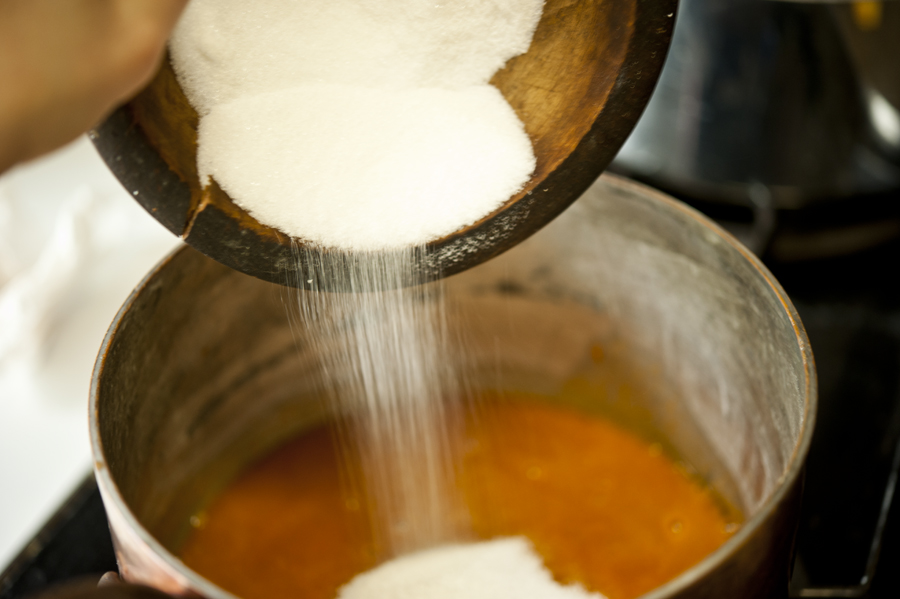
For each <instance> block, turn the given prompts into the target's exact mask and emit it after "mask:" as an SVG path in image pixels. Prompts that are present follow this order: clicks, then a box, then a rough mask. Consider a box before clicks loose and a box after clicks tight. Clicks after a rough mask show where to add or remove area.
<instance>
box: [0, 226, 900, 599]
mask: <svg viewBox="0 0 900 599" xmlns="http://www.w3.org/2000/svg"><path fill="white" fill-rule="evenodd" d="M769 266H770V268H771V269H772V271H773V273H774V274H775V276H776V277H777V278H778V279H779V281H781V283H782V285H783V286H784V288H785V290H786V291H787V292H788V294H789V295H790V297H791V299H792V300H793V301H794V303H795V305H796V306H797V310H798V312H799V313H800V316H801V318H802V320H803V323H804V324H805V326H806V329H807V332H808V334H809V338H810V342H811V344H812V347H813V352H814V354H815V359H816V366H817V369H818V375H819V402H820V403H819V413H818V423H817V427H816V432H815V436H814V438H813V442H812V448H811V450H810V455H809V461H808V465H807V476H806V489H805V494H804V504H803V510H802V514H801V522H800V526H799V532H798V536H797V543H796V547H797V559H796V562H795V568H794V580H793V585H792V594H793V595H795V596H810V597H868V598H870V599H883V598H892V599H893V598H897V597H900V507H898V506H897V505H893V509H890V508H891V507H892V506H891V504H897V503H898V502H900V500H898V499H897V497H896V496H894V495H892V491H893V484H894V482H895V478H896V473H897V466H898V462H900V453H898V449H897V448H898V439H900V285H898V284H896V281H895V278H896V274H895V273H896V272H897V270H900V241H894V242H891V243H888V244H884V245H881V246H879V247H877V248H875V249H870V250H868V251H865V252H861V253H857V254H854V255H851V256H843V257H837V258H829V259H818V260H815V261H806V262H797V263H777V262H772V263H770V264H769ZM115 566H116V564H115V557H114V554H113V550H112V544H111V542H110V538H109V531H108V529H107V525H106V519H105V513H104V511H103V505H102V503H101V501H100V496H99V493H98V491H97V489H96V485H95V484H94V482H93V479H92V478H91V479H88V480H86V481H85V483H84V484H83V485H82V486H81V487H80V488H79V489H78V490H77V491H76V492H75V493H74V494H73V496H72V498H71V499H70V500H69V501H68V502H67V503H66V504H65V505H64V506H63V507H62V508H61V510H60V512H59V513H58V514H57V515H56V516H54V518H53V519H51V521H50V522H48V524H47V526H46V527H45V528H44V529H43V530H42V531H41V532H40V533H39V534H38V535H37V537H35V539H34V540H33V541H32V542H31V543H30V544H29V545H28V547H26V549H25V550H24V551H23V553H22V554H21V555H20V556H19V557H18V558H17V559H16V560H14V561H13V563H12V564H10V565H9V566H8V567H7V569H6V570H5V571H4V572H3V573H2V574H0V599H13V598H19V597H25V596H27V595H30V594H32V593H35V592H37V591H39V590H41V589H43V588H45V587H46V586H48V585H50V584H53V583H56V582H60V581H65V580H69V579H71V578H74V577H79V576H86V575H90V576H94V577H96V578H99V576H100V575H101V574H102V573H103V572H105V571H108V570H112V569H114V568H115Z"/></svg>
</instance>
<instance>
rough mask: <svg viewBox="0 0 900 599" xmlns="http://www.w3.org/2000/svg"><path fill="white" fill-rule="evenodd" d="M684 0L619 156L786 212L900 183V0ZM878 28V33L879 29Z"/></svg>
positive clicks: (712, 192) (641, 171)
mask: <svg viewBox="0 0 900 599" xmlns="http://www.w3.org/2000/svg"><path fill="white" fill-rule="evenodd" d="M855 4H856V3H851V2H847V3H837V4H833V3H832V4H807V3H802V4H794V3H786V2H759V1H756V0H684V2H682V3H681V4H680V6H679V13H678V21H679V25H678V28H677V30H676V32H675V35H674V37H673V40H672V47H671V50H670V53H669V56H668V59H667V62H666V65H665V67H664V69H663V72H662V74H661V76H660V81H659V86H658V89H657V92H656V93H655V94H654V96H653V98H652V99H651V101H650V103H649V104H648V106H647V110H646V111H645V114H644V116H643V117H642V118H641V121H640V122H639V123H638V125H637V127H636V128H635V131H634V134H633V135H632V137H631V138H629V140H628V142H627V143H626V144H625V146H624V147H623V149H622V152H621V153H620V155H619V156H618V157H617V158H616V161H615V163H614V166H615V168H616V169H617V170H618V171H619V172H623V173H625V174H629V175H631V176H635V177H637V178H639V179H641V180H642V181H645V182H648V183H650V184H651V185H654V186H656V187H660V188H663V189H667V190H669V191H673V192H675V193H676V194H677V195H679V196H686V197H691V198H695V199H700V200H705V201H710V202H722V203H732V204H738V205H742V206H753V205H754V204H755V202H754V198H753V195H754V192H757V191H759V190H760V189H763V190H765V192H766V193H767V194H769V195H770V196H771V203H772V206H773V207H774V208H779V209H782V208H787V209H800V208H803V207H806V206H808V205H810V204H813V203H818V202H823V201H833V200H836V199H840V198H847V197H856V199H857V201H861V198H859V197H858V196H859V195H860V194H878V193H882V192H886V191H890V190H896V189H900V72H898V70H897V62H896V58H897V51H898V44H900V42H898V41H897V40H900V3H898V2H893V1H887V2H876V3H872V4H873V5H876V6H874V8H875V9H877V10H878V11H880V12H879V13H878V15H879V16H878V19H877V20H876V21H872V23H871V24H870V25H865V24H862V23H860V21H859V19H858V18H855V17H854V12H853V11H854V10H856V9H855V8H854V6H855ZM866 27H871V29H866Z"/></svg>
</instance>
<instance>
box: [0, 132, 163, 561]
mask: <svg viewBox="0 0 900 599" xmlns="http://www.w3.org/2000/svg"><path fill="white" fill-rule="evenodd" d="M179 243H180V241H179V240H178V239H176V238H175V237H174V236H172V235H171V234H170V233H169V232H168V231H166V230H165V229H164V228H163V227H162V225H160V224H159V223H157V222H156V221H155V220H153V219H152V218H150V217H149V216H148V215H147V214H146V213H145V212H144V210H143V209H142V208H141V207H140V206H138V205H137V203H136V202H134V201H133V200H132V199H131V198H130V197H129V196H128V194H127V193H126V192H125V190H124V189H122V187H121V185H119V182H118V181H117V180H116V179H115V178H114V177H113V176H112V174H110V172H109V170H108V169H107V168H106V165H105V164H104V163H103V162H102V161H101V159H100V157H99V156H98V155H97V153H96V151H95V150H94V147H93V145H92V144H91V143H90V141H89V140H88V139H87V138H86V137H82V138H80V139H78V140H77V141H76V142H74V143H73V144H71V145H69V146H67V147H65V148H63V149H61V150H59V151H57V152H55V153H54V154H52V155H50V156H46V157H44V158H41V159H39V160H37V161H34V162H32V163H29V164H24V165H20V166H18V167H16V168H14V169H13V170H11V171H9V172H7V173H5V174H4V175H3V176H0V489H2V491H0V570H2V569H3V567H4V566H5V565H6V564H7V563H8V562H9V561H10V560H11V559H12V558H13V557H14V556H15V554H16V553H18V552H19V550H20V549H22V548H23V547H24V546H25V544H26V543H27V542H28V540H29V539H30V538H31V537H32V536H33V535H34V534H35V532H36V531H37V530H38V528H39V527H40V526H41V525H42V524H43V523H44V521H45V520H47V519H48V518H49V517H50V515H51V514H53V512H54V511H56V509H57V508H58V507H59V506H60V504H61V503H62V502H63V500H65V498H66V497H67V496H68V495H69V493H71V492H72V490H73V489H74V488H75V486H76V485H77V483H79V482H80V481H81V479H82V478H84V476H85V475H87V473H88V472H89V470H90V467H91V455H90V446H89V441H88V429H87V399H88V390H89V387H90V378H91V371H92V369H93V363H94V359H95V358H96V356H97V351H98V349H99V348H100V343H101V341H102V340H103V335H104V333H105V332H106V328H107V327H108V326H109V323H110V322H111V321H112V319H113V317H114V316H115V314H116V312H117V311H118V309H119V306H121V304H122V303H123V302H124V301H125V298H127V297H128V294H129V293H130V292H131V290H132V289H133V288H134V287H135V285H137V283H138V282H140V280H141V279H142V278H143V277H144V275H145V274H146V273H147V271H148V270H149V269H150V268H151V267H152V266H153V265H154V264H155V263H156V262H157V261H158V260H159V259H160V258H162V257H163V256H165V255H166V254H167V253H168V252H169V251H170V250H171V249H172V248H174V247H175V246H176V245H177V244H179Z"/></svg>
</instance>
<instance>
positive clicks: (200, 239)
mask: <svg viewBox="0 0 900 599" xmlns="http://www.w3.org/2000/svg"><path fill="white" fill-rule="evenodd" d="M675 8H676V2H675V0H640V1H638V0H616V1H610V0H597V1H593V2H579V3H572V2H567V1H563V0H548V2H547V3H546V6H545V9H544V17H543V19H542V21H541V24H540V25H539V27H538V30H537V32H536V34H535V39H534V41H533V43H532V47H531V50H530V51H529V52H528V53H527V54H525V55H522V56H519V57H516V58H514V59H513V60H511V61H510V62H509V63H508V64H507V66H506V67H505V68H504V69H503V70H501V71H500V72H499V73H497V75H495V77H494V79H492V83H493V84H494V85H496V86H497V87H498V88H499V89H500V90H501V91H502V92H503V94H504V96H505V97H506V98H507V100H508V101H509V102H510V104H511V105H512V106H513V107H514V109H515V110H516V112H517V113H518V115H519V116H520V118H521V119H523V122H524V123H525V127H526V130H527V131H528V133H529V136H530V137H531V139H532V143H533V145H534V148H535V154H536V156H537V159H538V166H537V169H536V171H535V174H534V175H533V177H532V179H531V180H530V181H529V182H528V183H527V185H526V186H525V188H524V189H523V190H522V191H521V192H520V193H518V194H517V195H515V196H514V197H512V198H511V199H510V200H509V201H507V202H506V203H505V204H504V205H503V206H502V207H501V208H499V209H498V210H497V211H495V212H494V213H493V214H491V215H489V216H487V217H485V218H484V219H482V220H481V221H479V222H477V223H475V224H473V225H471V226H469V227H467V228H465V229H463V230H461V231H458V232H456V233H454V234H452V235H449V236H447V237H445V238H443V239H440V240H437V241H435V242H433V243H432V244H430V245H431V247H432V249H433V252H432V253H431V259H430V261H429V263H428V264H423V265H421V268H422V269H424V270H425V271H427V274H428V275H429V277H434V276H449V275H452V274H455V273H458V272H461V271H463V270H466V269H467V268H470V267H472V266H474V265H476V264H479V263H481V262H483V261H485V260H487V259H489V258H492V257H494V256H496V255H498V254H501V253H502V252H504V251H506V250H508V249H509V248H511V247H513V246H514V245H516V244H517V243H519V242H520V241H522V240H523V239H525V238H527V237H528V236H529V235H531V234H532V233H534V232H535V231H537V230H538V229H540V228H541V227H542V226H544V225H545V224H546V223H548V222H550V221H551V220H552V219H553V218H554V217H556V216H557V215H558V214H559V213H560V212H562V211H563V210H564V209H565V208H566V207H567V206H568V205H569V204H571V203H572V202H573V201H574V200H575V199H577V198H578V197H579V196H580V195H581V193H582V192H583V191H584V190H585V189H587V187H588V186H589V185H590V184H591V183H592V182H593V181H594V180H595V179H596V178H597V176H598V175H599V174H600V173H601V172H602V171H603V169H604V168H606V166H607V165H608V164H609V162H610V161H611V160H612V159H613V157H614V156H615V154H616V152H617V151H618V150H619V148H620V147H621V145H622V144H623V143H624V142H625V139H626V138H627V137H628V135H629V133H630V132H631V130H632V128H633V127H634V125H635V123H636V122H637V120H638V118H639V117H640V114H641V111H642V110H643V107H644V105H645V104H646V102H647V100H648V99H649V97H650V94H651V93H652V91H653V88H654V85H655V83H656V79H657V76H658V74H659V71H660V69H661V68H662V63H663V60H664V58H665V55H666V51H667V48H668V44H669V39H670V36H671V33H672V27H673V24H674V12H675ZM197 122H198V117H197V114H196V112H195V111H194V110H193V108H191V107H190V105H189V104H188V103H187V100H186V98H185V97H184V94H183V93H182V92H181V89H180V88H179V86H178V83H177V81H176V80H175V77H174V74H173V72H172V71H171V67H170V66H169V65H168V63H166V64H165V65H164V66H163V69H162V70H161V72H160V73H159V75H158V76H157V77H156V79H155V80H154V81H153V82H152V83H151V84H150V86H149V87H148V89H147V90H145V91H144V92H142V93H141V94H140V95H139V96H138V97H137V98H135V99H134V100H132V101H131V102H130V103H129V104H128V105H126V106H124V107H122V108H120V109H119V110H118V111H116V112H115V113H114V114H113V115H112V116H111V117H110V118H109V119H108V120H107V121H106V122H104V123H103V124H102V125H100V126H99V127H98V128H97V129H96V130H95V131H94V132H93V133H92V135H91V137H92V139H93V140H94V143H95V145H96V146H97V149H98V150H99V152H100V154H101V156H103V158H104V160H105V161H106V163H107V164H108V165H109V167H110V169H111V170H112V171H113V173H115V175H116V176H117V177H118V178H119V179H120V181H122V183H123V185H124V186H125V188H126V189H127V190H128V191H129V192H130V193H131V194H132V195H133V196H134V197H135V199H136V200H137V201H138V202H140V203H141V205H143V206H144V207H145V208H146V209H147V210H148V211H149V212H150V213H151V214H152V215H153V216H154V218H156V219H157V220H159V221H160V222H161V223H162V224H163V225H165V226H166V228H168V229H169V230H170V231H172V232H173V233H175V234H176V235H179V236H183V238H184V240H185V241H186V242H187V243H188V244H190V245H191V246H193V247H194V248H196V249H198V250H200V251H201V252H203V253H204V254H206V255H207V256H210V257H212V258H214V259H216V260H218V261H220V262H222V263H223V264H225V265H227V266H230V267H231V268H234V269H236V270H239V271H241V272H244V273H247V274H251V275H253V276H256V277H259V278H261V279H263V280H266V281H270V282H274V283H279V284H282V285H284V284H293V282H296V283H297V284H305V278H298V277H296V276H292V274H293V273H294V272H295V271H296V269H297V264H296V260H297V259H298V257H297V256H296V255H295V252H293V251H292V247H291V243H292V240H291V239H290V238H289V237H288V236H286V235H284V234H282V233H280V232H279V231H277V230H275V229H274V228H272V227H268V226H265V225H263V224H261V223H259V222H258V221H256V219H254V218H253V217H251V216H250V215H249V214H248V213H246V212H245V211H244V210H243V209H241V208H240V207H238V206H237V205H236V204H234V202H233V201H232V200H231V199H230V198H229V197H228V196H227V195H226V194H225V193H224V192H223V191H222V190H221V189H219V187H218V186H217V185H215V184H213V185H211V186H209V187H208V188H206V189H203V188H201V186H200V183H199V180H198V177H197V172H196V164H195V162H196V158H195V154H196V129H197ZM296 241H297V242H300V243H302V240H296ZM323 251H324V250H323ZM298 279H299V280H298ZM417 280H418V279H417Z"/></svg>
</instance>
